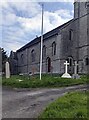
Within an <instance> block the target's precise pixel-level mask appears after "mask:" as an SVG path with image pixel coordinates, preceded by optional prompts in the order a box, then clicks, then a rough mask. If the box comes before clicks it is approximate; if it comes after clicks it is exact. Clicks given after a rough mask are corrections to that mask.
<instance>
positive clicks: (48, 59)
mask: <svg viewBox="0 0 89 120" xmlns="http://www.w3.org/2000/svg"><path fill="white" fill-rule="evenodd" d="M46 63H47V72H51V59H50V58H49V57H47V59H46Z"/></svg>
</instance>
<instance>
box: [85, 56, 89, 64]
mask: <svg viewBox="0 0 89 120" xmlns="http://www.w3.org/2000/svg"><path fill="white" fill-rule="evenodd" d="M85 65H89V58H88V57H87V58H85Z"/></svg>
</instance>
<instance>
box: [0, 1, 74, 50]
mask: <svg viewBox="0 0 89 120" xmlns="http://www.w3.org/2000/svg"><path fill="white" fill-rule="evenodd" d="M21 1H22V2H19V3H18V2H16V0H13V2H8V0H3V2H2V23H0V25H2V40H3V47H4V48H6V49H7V50H8V51H10V50H13V51H16V50H17V49H19V48H20V47H21V46H23V45H25V44H26V43H27V42H29V41H31V40H32V39H34V38H35V36H36V35H38V36H39V35H40V33H41V6H40V4H39V3H38V2H29V3H28V2H24V0H21ZM0 6H1V4H0ZM0 9H1V8H0ZM72 15H73V13H72V12H70V11H69V10H68V9H59V10H55V11H53V12H50V11H46V10H45V11H44V33H46V32H48V31H50V30H52V29H54V28H55V27H57V26H60V25H61V24H63V23H65V22H67V21H68V20H70V19H72V17H73V16H72ZM0 36H1V35H0Z"/></svg>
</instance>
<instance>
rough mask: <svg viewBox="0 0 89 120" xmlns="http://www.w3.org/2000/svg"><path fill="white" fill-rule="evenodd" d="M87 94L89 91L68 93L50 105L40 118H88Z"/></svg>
mask: <svg viewBox="0 0 89 120" xmlns="http://www.w3.org/2000/svg"><path fill="white" fill-rule="evenodd" d="M87 94H88V95H89V91H83V92H72V93H68V94H66V95H65V96H63V97H61V98H59V99H57V100H56V101H55V102H53V103H51V104H49V105H48V107H47V108H46V109H45V110H44V111H43V113H41V114H40V116H39V118H49V119H50V120H51V118H60V120H61V118H68V119H69V118H73V120H76V119H77V120H81V119H79V118H88V109H87V108H88V107H87V106H88V104H87ZM49 119H48V120H49ZM84 120H86V119H84ZM87 120H89V119H87Z"/></svg>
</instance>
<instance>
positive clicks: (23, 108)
mask: <svg viewBox="0 0 89 120" xmlns="http://www.w3.org/2000/svg"><path fill="white" fill-rule="evenodd" d="M88 87H89V86H88V85H77V86H73V87H64V88H53V89H52V88H49V89H48V88H47V89H46V88H45V89H42V88H37V89H17V88H14V89H12V88H8V87H3V89H2V117H3V118H37V116H38V115H39V114H40V113H41V112H42V111H43V110H44V109H45V107H46V106H47V105H48V104H49V103H51V102H53V101H54V100H55V99H57V98H58V97H61V96H63V95H64V94H66V93H67V92H71V91H74V90H75V91H76V90H86V89H88Z"/></svg>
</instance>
